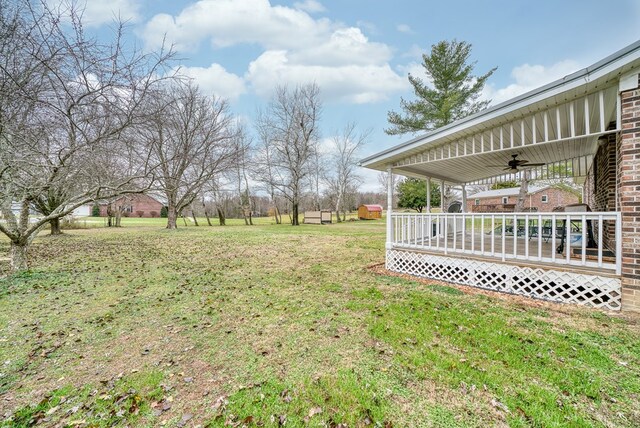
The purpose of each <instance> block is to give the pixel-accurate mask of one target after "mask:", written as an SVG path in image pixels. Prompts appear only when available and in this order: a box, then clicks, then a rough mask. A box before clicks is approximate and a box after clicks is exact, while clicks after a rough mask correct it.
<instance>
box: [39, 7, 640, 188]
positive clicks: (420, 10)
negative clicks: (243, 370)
mask: <svg viewBox="0 0 640 428" xmlns="http://www.w3.org/2000/svg"><path fill="white" fill-rule="evenodd" d="M49 1H62V0H49ZM114 14H119V15H120V16H122V17H123V18H125V19H128V20H129V22H130V26H131V30H132V31H131V37H134V38H135V39H136V40H135V42H136V43H138V44H140V45H141V46H144V47H145V48H147V49H152V48H154V47H157V46H158V45H159V43H160V42H161V40H162V39H163V37H166V40H167V41H168V42H170V43H174V44H175V45H176V47H177V49H178V51H179V56H180V57H181V58H183V59H182V60H181V67H182V70H183V72H184V73H185V74H187V75H190V76H192V77H193V78H194V79H196V81H197V82H198V84H199V85H200V86H201V87H202V89H203V90H205V91H207V92H209V93H215V94H217V95H220V96H223V97H226V98H228V99H229V100H230V102H231V106H232V110H233V111H234V112H235V113H236V114H239V115H241V116H242V117H244V118H245V119H246V121H247V122H249V124H250V123H251V120H252V118H253V117H254V115H255V111H256V109H257V108H258V107H260V106H264V104H265V103H266V102H267V101H268V98H269V96H270V94H271V93H272V90H273V88H274V87H275V85H277V84H290V85H295V84H298V83H307V82H313V81H315V82H316V83H317V84H318V85H319V86H320V88H321V91H322V93H323V97H324V113H323V119H322V131H323V132H322V133H323V136H324V137H330V136H331V135H332V134H334V133H335V132H336V130H338V129H340V128H342V127H343V126H344V125H345V124H346V123H347V122H350V121H352V122H356V123H357V124H358V127H359V128H360V129H361V130H365V129H371V130H372V133H371V141H370V143H369V144H368V146H367V147H366V148H365V149H364V150H363V152H362V155H363V157H364V156H365V155H368V154H371V153H374V152H377V151H379V150H383V149H385V148H388V147H390V146H392V145H394V144H397V143H399V142H401V141H403V140H406V139H408V138H410V137H411V136H410V135H407V136H405V137H397V136H393V137H392V136H387V135H386V134H385V133H384V131H383V129H384V128H385V127H386V126H387V123H386V115H387V111H389V110H391V109H396V110H397V109H398V106H399V100H400V97H401V96H402V97H405V98H408V99H412V93H411V87H410V85H409V84H408V81H407V73H409V72H411V73H412V74H417V75H419V74H420V73H421V67H420V66H419V62H420V55H421V54H422V53H423V52H427V51H428V50H429V48H430V46H431V45H432V44H434V43H436V42H438V41H440V40H443V39H453V38H456V39H458V40H465V41H467V42H469V43H471V44H472V45H473V52H472V57H473V59H474V60H475V61H477V65H476V67H477V68H476V71H477V73H478V74H480V73H484V72H486V71H487V70H488V69H490V68H492V67H498V70H497V71H496V72H495V74H494V75H493V76H492V77H491V79H490V80H489V84H488V85H487V88H486V90H485V94H484V96H485V97H486V98H488V99H492V100H493V103H494V104H495V103H497V102H501V101H504V100H506V99H509V98H511V97H513V96H516V95H518V94H521V93H523V92H526V91H528V90H531V89H535V88H536V87H538V86H541V85H543V84H545V83H548V82H550V81H552V80H555V79H558V78H561V77H563V76H565V75H566V74H569V73H571V72H573V71H576V70H578V69H580V68H584V67H586V66H588V65H590V64H592V63H594V62H595V61H597V60H599V59H601V58H604V57H605V56H607V55H609V54H611V53H613V52H615V51H617V50H619V49H621V48H623V47H624V46H626V45H628V44H631V43H633V42H634V41H636V40H638V39H640V25H638V22H640V1H638V0H609V1H603V0H600V1H595V0H580V1H578V0H574V1H569V0H566V1H558V0H555V1H547V0H539V1H536V2H531V1H519V0H511V1H506V0H503V1H439V2H432V1H424V0H423V1H403V0H395V1H374V0H342V1H338V0H333V1H330V0H324V1H323V0H297V1H279V0H271V1H269V0H199V1H177V0H173V1H169V0H88V2H87V7H86V11H85V17H86V20H87V23H88V28H89V30H90V31H98V32H99V33H102V32H103V31H105V29H106V28H107V27H106V26H107V25H108V24H109V21H110V18H111V17H113V16H114ZM367 177H368V181H369V183H370V185H366V186H365V188H368V189H374V188H376V187H377V182H376V180H375V178H374V176H373V175H372V174H367Z"/></svg>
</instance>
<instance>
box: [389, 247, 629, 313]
mask: <svg viewBox="0 0 640 428" xmlns="http://www.w3.org/2000/svg"><path fill="white" fill-rule="evenodd" d="M386 267H387V269H388V270H390V271H393V272H400V273H406V274H409V275H415V276H420V277H426V278H431V279H438V280H441V281H447V282H452V283H454V284H462V285H469V286H472V287H478V288H485V289H488V290H494V291H501V292H504V293H512V294H520V295H523V296H528V297H533V298H536V299H543V300H551V301H554V302H563V303H577V304H580V305H586V306H591V307H596V308H606V309H613V310H620V300H621V292H620V278H615V277H606V276H597V275H587V274H580V273H575V272H568V271H562V270H554V269H548V268H545V269H542V268H531V267H523V266H516V265H511V264H503V263H492V262H486V261H480V260H473V259H467V258H464V259H463V258H456V257H446V256H436V255H432V254H426V253H415V252H411V251H402V250H387V260H386Z"/></svg>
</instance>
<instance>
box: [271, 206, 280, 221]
mask: <svg viewBox="0 0 640 428" xmlns="http://www.w3.org/2000/svg"><path fill="white" fill-rule="evenodd" d="M273 212H274V214H275V217H276V224H280V223H282V218H281V217H280V210H279V209H278V206H277V205H275V204H274V205H273Z"/></svg>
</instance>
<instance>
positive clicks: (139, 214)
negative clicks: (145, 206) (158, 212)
mask: <svg viewBox="0 0 640 428" xmlns="http://www.w3.org/2000/svg"><path fill="white" fill-rule="evenodd" d="M136 215H137V216H138V217H140V218H142V216H143V215H144V211H142V210H138V211H136Z"/></svg>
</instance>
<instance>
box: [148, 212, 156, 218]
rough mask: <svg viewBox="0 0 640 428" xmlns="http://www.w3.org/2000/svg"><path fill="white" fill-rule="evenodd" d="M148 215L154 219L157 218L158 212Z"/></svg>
mask: <svg viewBox="0 0 640 428" xmlns="http://www.w3.org/2000/svg"><path fill="white" fill-rule="evenodd" d="M149 215H150V216H151V218H156V217H158V211H150V212H149Z"/></svg>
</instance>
